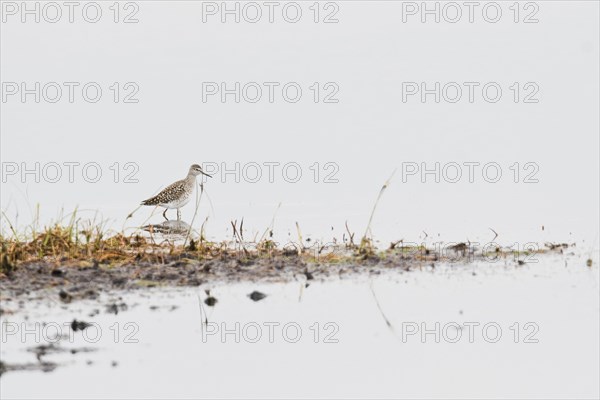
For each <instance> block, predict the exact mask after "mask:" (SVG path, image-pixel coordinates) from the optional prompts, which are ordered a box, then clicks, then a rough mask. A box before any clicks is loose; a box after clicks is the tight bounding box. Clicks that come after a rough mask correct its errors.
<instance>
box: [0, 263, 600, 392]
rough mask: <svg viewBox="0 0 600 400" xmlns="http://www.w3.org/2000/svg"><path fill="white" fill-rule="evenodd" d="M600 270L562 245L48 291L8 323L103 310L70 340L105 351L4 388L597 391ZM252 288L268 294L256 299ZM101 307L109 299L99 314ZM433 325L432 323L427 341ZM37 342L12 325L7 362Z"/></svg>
mask: <svg viewBox="0 0 600 400" xmlns="http://www.w3.org/2000/svg"><path fill="white" fill-rule="evenodd" d="M565 262H566V263H567V265H565ZM598 278H599V276H598V268H597V265H596V266H594V267H593V268H589V267H586V266H585V256H580V255H571V256H562V255H549V256H544V257H543V258H542V259H541V262H540V263H538V264H528V265H525V266H522V267H514V266H512V264H511V265H510V266H509V265H503V264H499V265H498V264H496V265H490V264H482V263H473V264H469V265H462V266H460V265H455V266H448V265H446V266H443V265H441V266H438V267H437V268H436V269H435V270H431V269H423V270H415V271H411V272H408V273H393V272H390V273H384V274H376V275H371V276H369V275H368V274H365V275H361V276H358V277H354V278H344V279H332V280H329V281H326V282H313V283H311V284H310V285H309V286H308V287H305V284H306V281H296V282H290V283H281V284H261V283H239V284H230V285H218V286H213V287H206V288H200V289H150V290H145V291H140V292H134V293H113V294H108V295H104V296H103V298H102V300H101V301H100V302H99V303H89V302H80V303H75V304H70V305H66V306H65V305H60V304H57V303H56V302H52V301H49V300H48V299H47V298H43V299H42V300H41V301H40V304H39V305H35V304H34V302H31V303H28V304H26V305H25V308H24V310H22V311H19V312H17V313H15V314H13V315H11V314H5V315H3V316H2V324H3V325H2V326H3V327H4V331H5V332H6V326H7V325H6V324H7V323H13V324H16V326H18V327H19V326H20V323H21V322H26V323H27V324H28V326H29V329H30V330H33V331H35V329H36V328H35V327H36V325H35V323H39V322H46V323H52V322H56V323H58V324H62V323H63V322H66V323H71V322H72V320H73V319H77V320H83V321H87V322H94V323H95V324H97V325H94V326H93V327H89V328H87V329H86V331H84V332H87V333H86V335H87V340H86V339H85V338H84V336H83V334H82V332H80V331H78V332H75V333H73V332H70V331H69V330H68V329H67V328H64V330H63V332H62V333H63V334H65V335H67V334H68V335H71V334H72V335H73V343H70V342H69V339H68V338H65V339H63V341H62V342H63V344H61V346H64V347H66V348H69V349H70V348H79V349H81V348H91V349H94V350H95V351H91V352H78V353H76V354H70V353H68V352H67V353H58V354H49V355H46V356H44V357H43V359H44V360H47V361H53V362H56V363H58V364H59V365H58V366H57V368H56V370H55V371H54V372H46V373H44V372H39V371H36V372H22V371H13V372H7V373H6V374H4V375H3V376H2V378H1V380H2V385H1V394H2V397H3V398H8V397H10V398H28V397H45V398H80V397H86V396H95V397H107V398H112V397H128V398H129V397H131V398H141V397H144V398H148V397H150V398H161V397H178V398H193V397H221V398H224V397H257V396H258V397H314V396H319V397H328V396H329V397H365V396H368V397H373V396H377V397H403V398H413V397H420V398H425V397H479V396H492V395H493V396H496V397H509V398H514V397H528V396H532V397H544V398H563V397H578V398H595V397H598V376H599V370H598V368H599V367H598V357H599V340H598V338H599V331H598V326H599V315H600V313H599V305H598V304H599V303H598V282H599V280H598ZM205 289H209V290H210V295H211V296H213V297H214V298H216V299H217V302H216V304H215V305H214V306H213V307H209V306H207V305H206V304H205V303H204V302H203V301H204V300H206V298H207V294H206V292H205V291H204V290H205ZM253 291H260V292H261V293H264V294H266V295H267V297H265V298H264V299H262V300H260V301H256V302H255V301H253V300H251V299H250V298H249V297H248V295H249V294H250V293H251V292H253ZM55 295H56V293H55V292H49V293H48V297H49V298H54V296H55ZM201 301H202V307H200V303H201ZM112 303H116V304H121V303H125V304H127V309H126V310H122V311H119V312H118V314H116V315H115V314H114V313H108V312H107V311H106V310H105V306H104V305H105V304H112ZM378 304H379V306H378ZM13 306H14V303H13ZM94 309H98V310H99V313H98V314H96V315H93V316H90V315H89V314H90V313H92V314H94V312H93V310H94ZM203 318H207V319H208V325H203V324H202V323H201V321H202V320H203ZM386 319H387V320H388V321H389V323H390V324H391V327H389V326H388V325H387V324H386ZM436 323H439V328H436ZM116 324H117V325H116ZM236 324H239V327H236ZM422 324H425V325H422ZM486 324H487V325H486ZM515 324H518V325H515ZM269 326H270V327H272V329H273V330H272V333H271V334H270V333H269ZM469 326H471V327H472V329H473V331H472V333H470V331H469ZM484 326H487V328H486V329H485V332H484ZM415 329H417V331H415ZM423 329H429V330H430V331H431V332H430V333H428V334H426V335H425V338H424V339H423V338H422V337H421V333H422V331H423ZM498 329H499V330H498ZM225 330H229V332H228V333H226V334H225V336H222V334H223V332H224V331H225ZM436 330H437V333H438V335H439V339H437V340H439V343H437V342H436V335H435V333H433V332H435V331H436ZM49 332H51V331H49ZM117 332H118V336H116V335H117ZM235 332H237V339H236V333H235ZM97 333H101V337H100V339H99V340H98V342H97V343H91V341H92V340H94V338H95V337H96V336H97ZM498 334H500V336H498ZM42 339H43V335H42ZM471 340H472V342H471ZM42 341H43V340H42ZM131 341H134V342H135V341H137V342H135V343H130V342H131ZM492 342H494V343H492ZM37 344H39V343H36V342H35V337H34V335H32V334H30V335H29V336H27V337H26V341H24V342H23V341H22V340H21V338H20V336H19V335H18V334H15V335H9V336H7V337H6V340H5V342H3V343H2V353H1V354H2V360H3V361H5V362H8V363H35V362H36V360H35V356H34V355H33V354H32V353H31V352H28V351H26V349H27V348H30V347H32V346H35V345H37ZM88 361H90V362H91V364H89V365H88ZM113 363H115V364H116V365H114V366H113ZM32 380H33V381H35V385H32V384H31V382H32Z"/></svg>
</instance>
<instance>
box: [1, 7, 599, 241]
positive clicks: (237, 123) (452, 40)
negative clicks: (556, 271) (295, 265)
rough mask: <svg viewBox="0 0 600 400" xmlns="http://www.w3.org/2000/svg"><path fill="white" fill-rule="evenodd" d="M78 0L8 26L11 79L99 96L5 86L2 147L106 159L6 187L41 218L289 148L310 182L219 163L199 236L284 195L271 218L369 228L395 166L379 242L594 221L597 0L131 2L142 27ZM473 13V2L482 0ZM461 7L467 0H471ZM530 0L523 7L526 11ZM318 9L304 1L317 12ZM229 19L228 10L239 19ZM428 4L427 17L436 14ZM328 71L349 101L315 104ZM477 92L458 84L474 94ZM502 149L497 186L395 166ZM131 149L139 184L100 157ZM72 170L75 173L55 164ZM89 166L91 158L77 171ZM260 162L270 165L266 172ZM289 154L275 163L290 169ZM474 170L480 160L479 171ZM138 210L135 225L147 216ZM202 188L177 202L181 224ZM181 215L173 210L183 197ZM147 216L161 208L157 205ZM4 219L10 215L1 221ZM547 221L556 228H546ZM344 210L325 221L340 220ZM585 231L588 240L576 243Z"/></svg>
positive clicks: (29, 159)
mask: <svg viewBox="0 0 600 400" xmlns="http://www.w3.org/2000/svg"><path fill="white" fill-rule="evenodd" d="M100 4H102V6H103V11H104V13H105V14H103V17H102V19H101V21H100V22H98V23H97V24H90V23H86V22H84V21H83V20H82V18H81V16H80V14H76V21H75V23H73V24H69V23H68V22H66V21H65V19H66V17H65V16H63V20H62V21H61V22H59V23H56V24H49V23H47V22H43V21H42V22H40V23H39V24H36V23H32V22H30V23H26V24H22V23H20V21H19V19H18V16H8V17H7V18H8V20H7V22H6V23H3V24H2V31H1V36H2V38H1V42H0V43H1V48H2V51H1V64H0V65H1V79H2V81H3V82H22V81H24V82H35V81H39V82H51V81H55V82H63V81H79V82H84V83H85V82H89V81H94V82H99V83H100V84H101V85H102V87H103V89H104V93H103V97H102V99H101V100H100V101H99V102H98V103H96V104H89V103H86V102H84V101H83V100H82V99H81V96H79V97H78V99H76V101H75V103H73V104H70V103H68V102H67V101H65V100H64V99H63V100H61V102H59V103H57V104H49V103H44V102H41V103H40V104H36V103H34V102H33V101H32V100H29V101H28V102H27V103H25V104H22V103H21V102H19V101H18V99H17V100H15V99H14V98H11V99H9V100H8V101H7V102H6V103H2V110H1V111H2V112H1V114H2V122H1V125H0V127H1V147H2V149H1V152H0V156H1V159H2V162H3V163H6V162H17V163H21V162H25V163H28V165H32V163H34V162H36V161H38V162H40V163H42V164H43V163H47V162H58V163H63V162H69V161H78V162H81V163H82V164H84V163H87V162H92V161H93V162H98V163H99V164H100V165H101V167H102V169H103V172H104V175H103V178H102V179H101V181H100V182H98V183H95V184H91V183H86V182H85V181H84V180H83V179H82V178H81V175H77V177H76V181H75V183H68V182H67V180H66V178H63V180H62V181H61V182H59V183H39V184H37V183H35V182H34V181H33V179H32V177H31V176H30V177H29V178H28V179H27V180H26V182H25V183H22V182H21V179H20V178H15V177H14V176H13V177H9V178H8V181H7V182H6V183H3V184H2V194H1V202H2V210H4V211H5V212H6V214H7V216H8V217H9V218H10V219H11V220H12V222H13V223H16V225H17V226H18V227H20V229H23V228H24V227H25V226H27V225H28V224H30V223H31V221H32V218H33V215H34V213H35V206H36V204H38V203H39V204H40V207H41V208H40V213H41V221H42V223H48V222H50V221H53V220H56V218H57V216H58V215H59V214H60V210H61V209H63V208H64V210H65V212H69V211H72V210H73V209H74V208H75V207H79V209H80V210H90V211H85V212H81V213H80V215H81V216H82V217H85V218H88V217H89V218H93V216H94V211H95V210H98V211H99V218H104V219H105V220H107V226H109V227H111V228H113V229H115V230H120V229H121V228H122V226H123V222H124V217H125V216H126V215H127V214H128V213H129V212H130V211H131V210H133V209H134V208H135V207H136V205H137V204H138V203H139V201H140V200H143V199H145V198H147V197H149V196H150V195H152V194H153V193H155V192H156V191H157V190H158V189H159V188H161V187H164V186H166V185H167V184H169V183H171V182H172V181H174V180H176V179H181V178H183V177H184V176H185V174H186V172H187V168H188V167H189V165H190V164H191V163H195V162H196V163H202V162H217V163H221V162H226V163H228V165H230V166H231V165H233V163H235V162H237V161H239V162H241V163H245V162H258V163H259V164H262V163H263V162H270V161H277V162H281V163H282V164H285V163H287V162H298V163H300V164H301V166H302V169H303V174H304V175H303V178H302V180H301V181H300V182H299V183H295V184H292V183H287V182H285V181H284V180H283V179H282V178H281V175H279V176H278V177H277V179H276V182H275V183H268V182H267V181H266V177H263V180H262V181H261V182H260V183H255V184H252V183H243V182H242V183H235V182H233V181H232V180H231V177H229V178H228V181H227V182H225V183H223V182H222V181H221V180H220V179H219V178H217V179H213V180H212V181H210V182H209V185H208V186H207V192H208V194H209V196H210V199H211V200H212V203H213V206H214V213H212V212H211V211H210V207H209V205H208V203H207V202H206V198H205V199H204V201H203V203H202V209H201V213H200V214H201V216H200V217H199V218H198V219H197V220H196V223H195V225H196V226H199V222H201V220H203V219H204V217H205V216H206V215H210V218H209V222H208V224H207V233H208V235H209V237H211V238H214V239H224V238H228V237H229V235H230V229H229V227H230V224H229V221H230V220H234V219H237V220H238V221H239V220H240V219H241V218H242V217H243V218H244V221H245V227H246V229H248V231H247V235H246V237H249V238H251V237H253V236H254V234H256V233H257V232H260V233H262V232H263V230H264V229H265V228H266V227H267V226H268V225H269V223H270V221H271V218H272V215H273V213H274V212H275V209H276V208H277V204H279V203H280V202H281V203H282V206H281V208H280V210H279V212H278V215H277V219H276V225H275V233H276V235H278V237H279V238H280V240H285V239H286V237H287V236H288V235H290V237H293V238H295V237H296V228H295V222H296V221H297V222H299V224H300V227H301V228H302V231H303V233H304V235H305V236H311V237H313V238H317V239H322V240H330V239H331V237H333V236H336V237H338V238H340V237H341V235H342V233H343V232H344V231H345V228H344V222H345V221H348V224H349V226H350V228H351V230H353V231H355V232H356V234H357V236H360V235H362V233H363V232H364V229H365V226H366V223H367V220H368V217H369V213H370V211H371V208H372V205H373V203H374V200H375V198H376V196H377V193H378V191H379V189H380V187H381V185H382V184H383V183H384V182H385V181H386V179H387V178H388V177H389V176H390V175H391V173H392V171H393V170H394V169H396V168H398V172H397V173H396V175H395V177H394V179H393V180H392V183H391V186H390V187H389V189H388V190H387V191H386V193H385V195H384V197H383V198H382V201H381V203H380V205H379V208H378V211H377V213H376V216H375V219H374V223H373V234H374V236H375V238H376V239H379V240H381V241H382V243H381V244H382V246H386V245H387V241H390V240H397V239H401V238H404V239H405V240H407V241H421V240H422V238H423V237H424V236H425V234H424V233H423V231H425V232H427V234H428V235H429V237H428V240H432V238H438V236H437V235H438V234H439V235H440V236H439V238H442V239H444V240H454V241H458V240H467V239H469V240H471V241H478V242H485V241H488V240H491V239H492V238H493V234H492V233H491V232H490V231H489V230H488V228H490V227H491V228H493V229H494V230H495V231H497V232H498V233H500V237H499V238H498V240H501V241H504V242H505V243H510V242H511V241H519V242H525V241H568V242H575V241H577V242H578V243H580V244H581V243H585V246H588V245H589V246H592V243H597V240H598V239H597V237H598V219H599V214H598V203H599V195H598V185H599V182H598V181H599V179H598V178H599V176H598V169H599V166H598V149H599V141H598V137H599V136H598V132H599V119H598V109H599V106H600V105H599V100H598V92H599V83H598V75H599V73H598V72H599V64H598V59H599V50H598V49H599V39H598V38H599V31H598V3H597V2H592V1H580V2H557V1H551V2H538V3H537V4H538V5H539V7H540V8H539V11H538V13H537V15H536V17H537V18H538V19H539V23H536V24H524V23H514V22H512V18H513V15H512V12H511V11H510V10H509V9H508V7H509V6H510V5H511V4H512V2H508V3H507V2H500V4H501V5H502V9H503V16H502V18H501V20H500V22H498V23H496V24H491V23H487V22H485V21H484V20H483V19H482V16H481V12H480V11H479V13H478V12H477V10H476V14H475V22H474V23H472V24H470V23H468V22H466V16H463V19H462V21H461V22H459V23H456V24H451V23H447V22H441V23H439V24H436V23H434V22H428V23H425V24H422V23H420V22H419V19H418V16H413V17H409V19H408V22H407V23H402V5H401V3H400V2H390V1H378V2H366V1H345V2H338V3H337V4H338V5H339V12H338V13H337V15H336V17H337V18H338V19H339V23H337V24H323V23H318V24H315V23H313V22H312V13H311V11H310V10H309V9H308V7H309V6H310V5H311V4H312V2H308V3H306V2H300V4H302V7H303V11H304V13H305V14H303V17H302V20H301V21H300V22H299V23H297V24H290V23H286V22H284V21H283V19H282V18H281V14H276V15H275V17H276V20H275V22H274V23H272V24H270V23H268V22H266V21H264V19H265V18H266V16H263V21H261V22H259V23H256V24H250V23H247V22H243V21H242V22H241V23H239V24H236V23H233V22H229V23H225V24H222V23H220V22H219V20H218V17H217V16H213V17H208V18H209V19H208V22H207V23H202V6H201V3H200V2H191V1H181V2H169V3H168V4H167V2H160V1H146V2H139V3H138V4H139V12H138V13H137V15H136V17H137V18H138V19H139V23H137V24H123V23H117V24H115V23H113V22H112V20H111V18H112V14H109V13H110V10H108V7H109V6H110V5H111V4H112V2H109V3H104V2H100ZM479 10H480V9H479ZM463 11H465V9H463ZM522 12H523V11H522ZM309 13H311V14H309ZM230 21H231V19H230ZM429 21H431V17H430V19H429ZM205 81H214V82H221V81H227V82H236V81H239V82H242V83H245V82H251V81H255V82H265V81H279V82H284V83H285V82H289V81H294V82H298V83H300V84H301V85H302V87H303V89H304V94H303V97H302V99H301V101H300V102H298V103H296V104H288V103H285V102H284V101H282V100H281V97H278V99H277V100H276V101H275V103H274V104H270V103H268V102H266V101H264V100H263V101H261V102H259V103H256V104H250V103H244V102H242V103H240V104H235V103H234V102H231V101H229V102H228V103H225V104H222V103H220V102H219V101H217V100H213V101H209V102H208V103H202V101H201V98H202V96H201V88H202V82H205ZM404 81H414V82H422V81H425V82H435V81H439V82H442V83H444V82H452V81H454V82H465V81H478V82H482V83H485V82H489V81H494V82H498V83H499V84H500V85H501V86H502V88H503V90H504V93H503V97H502V99H501V100H500V101H499V102H498V103H495V104H490V103H486V102H484V101H483V100H482V99H481V96H480V95H478V97H477V98H476V101H475V102H474V103H473V104H471V103H469V102H467V101H465V100H462V101H460V102H459V103H457V104H450V103H445V102H441V103H440V104H436V103H434V102H432V101H431V100H430V101H428V102H427V103H425V104H423V103H421V102H419V101H418V100H412V101H409V102H408V103H403V102H402V95H401V89H402V82H404ZM530 81H532V82H536V83H537V84H538V85H539V87H540V92H539V93H538V94H537V98H538V99H539V100H540V101H539V103H538V104H523V103H518V104H515V103H514V102H513V101H512V92H510V91H509V89H508V87H509V86H510V85H512V83H513V82H520V83H521V84H524V83H526V82H530ZM113 82H121V84H123V83H125V82H136V83H137V84H138V85H139V87H140V91H139V93H138V94H137V95H136V97H137V98H138V99H139V103H138V104H122V103H118V104H115V103H113V102H112V99H111V95H112V93H111V92H110V91H109V90H108V86H110V85H111V84H112V83H113ZM313 82H321V83H325V82H336V83H337V84H338V85H339V87H340V91H339V93H338V94H337V96H336V97H337V98H338V99H339V100H340V101H339V103H338V104H323V103H318V104H314V103H313V102H312V99H311V95H312V93H311V92H309V90H308V86H310V85H311V84H312V83H313ZM465 96H466V94H465ZM469 161H475V162H480V163H482V164H484V163H487V162H497V163H499V164H500V165H501V166H502V168H503V173H504V175H503V177H502V179H501V180H500V182H499V183H496V184H491V183H486V182H485V181H484V180H483V179H482V177H481V175H480V174H478V175H477V177H476V182H475V183H472V184H471V183H468V182H467V181H466V178H463V180H462V181H461V182H460V183H455V184H452V183H435V182H433V181H432V180H431V177H430V178H429V181H427V183H421V182H420V180H419V179H418V178H417V177H412V178H411V179H410V180H409V181H408V182H407V183H402V179H401V166H402V163H403V162H417V163H421V162H427V163H429V165H432V163H435V162H441V163H444V162H458V163H459V164H461V163H463V162H469ZM114 162H119V163H120V164H121V165H123V164H125V163H126V162H134V163H137V164H138V165H139V167H140V170H139V172H138V174H137V178H139V183H138V184H125V183H118V184H117V183H114V182H112V175H111V174H112V172H111V171H110V170H109V167H110V166H111V165H112V164H113V163H114ZM314 162H319V163H320V164H321V165H323V164H324V163H326V162H334V163H337V164H338V165H339V168H340V170H339V172H338V174H337V175H336V177H337V178H339V183H337V184H326V183H318V184H316V183H314V182H312V172H311V171H310V170H309V167H310V166H311V165H312V164H313V163H314ZM514 162H520V163H521V165H523V164H524V163H526V162H535V163H537V164H538V165H539V168H540V169H539V172H538V173H537V176H536V177H537V178H538V179H539V183H537V184H525V183H518V184H515V183H513V182H512V172H511V171H510V170H509V169H508V168H509V166H510V165H512V164H513V163H514ZM63 171H65V172H66V171H67V170H66V169H64V170H63ZM79 171H80V170H79ZM264 171H265V172H266V170H264ZM279 171H280V170H279ZM478 171H480V170H478ZM151 211H152V209H151V208H148V209H142V210H141V211H139V212H138V213H137V214H136V216H135V218H134V219H133V220H130V221H128V222H127V225H126V226H129V227H134V226H136V225H139V224H140V223H142V222H144V220H145V219H146V217H148V216H149V215H150V213H151ZM192 214H193V205H191V204H190V205H188V206H187V207H186V208H185V209H184V210H183V217H184V219H185V220H187V221H189V220H190V219H191V216H192ZM170 215H171V216H172V217H173V218H174V217H175V213H174V211H172V212H171V213H170ZM161 219H162V217H160V216H159V215H158V214H157V215H155V216H154V217H153V218H152V219H151V221H155V222H160V220H161ZM4 222H5V221H4V220H3V228H4V229H6V226H4ZM542 226H544V227H545V230H544V231H542ZM332 227H333V231H332V230H331V228H332ZM583 241H585V242H583Z"/></svg>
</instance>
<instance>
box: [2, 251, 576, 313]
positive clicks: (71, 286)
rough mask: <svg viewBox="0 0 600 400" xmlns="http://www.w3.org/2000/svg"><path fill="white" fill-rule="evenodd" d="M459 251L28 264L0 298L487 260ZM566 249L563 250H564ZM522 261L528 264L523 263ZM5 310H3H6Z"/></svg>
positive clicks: (509, 261) (513, 262) (517, 259)
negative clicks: (51, 290) (447, 252)
mask: <svg viewBox="0 0 600 400" xmlns="http://www.w3.org/2000/svg"><path fill="white" fill-rule="evenodd" d="M564 249H565V248H564V247H560V248H554V249H549V250H547V251H544V252H543V254H542V253H540V254H536V256H538V255H539V256H545V255H547V254H562V253H563V250H564ZM463 250H464V249H457V250H456V251H453V252H452V254H451V255H450V256H449V255H448V254H444V255H443V256H442V255H441V254H438V253H434V252H418V253H411V254H406V253H405V252H402V251H384V252H381V253H368V254H358V255H357V254H350V255H348V256H345V257H343V258H336V259H328V258H326V257H325V258H323V259H321V260H315V259H314V258H306V257H303V256H302V255H298V254H296V253H293V254H286V253H278V254H276V255H272V256H259V255H246V256H244V257H238V256H235V255H223V256H221V257H214V258H207V259H198V257H197V255H195V254H193V253H189V254H188V253H180V254H177V255H165V256H164V257H163V260H162V262H161V263H156V262H151V261H144V260H140V261H137V262H132V263H125V264H122V265H111V264H108V263H102V262H100V261H97V260H94V259H91V260H74V261H66V260H65V261H62V262H50V261H32V262H27V263H23V264H21V265H19V266H18V267H16V268H13V269H12V270H10V271H8V272H5V273H4V274H3V276H1V277H0V300H2V302H3V303H4V304H6V301H7V300H8V301H11V300H26V299H31V298H35V297H36V293H37V292H39V291H47V290H48V289H54V290H56V293H57V296H58V297H57V300H60V301H61V302H63V303H70V302H72V301H76V300H80V299H88V300H95V299H97V298H98V297H99V295H100V294H101V293H106V292H110V291H120V292H128V291H135V290H143V289H144V288H152V287H199V286H206V285H213V284H228V283H236V282H289V281H297V280H306V281H307V282H309V281H311V280H313V279H317V280H325V279H330V278H334V277H343V276H352V275H357V274H365V273H366V274H372V273H381V272H383V271H410V270H411V269H416V268H418V269H422V268H431V269H435V267H436V265H439V264H440V263H447V264H450V265H455V264H456V265H464V264H468V263H473V262H486V263H489V262H490V256H489V255H487V256H485V257H484V256H482V255H479V256H476V255H474V254H472V253H465V252H463ZM565 250H566V249H565ZM494 257H495V258H494V259H493V260H492V261H493V262H494V263H495V264H496V265H498V266H499V267H503V266H520V265H524V264H525V263H527V262H528V261H527V260H528V258H527V257H522V256H518V255H517V256H515V255H514V254H512V253H502V252H499V253H497V254H496V255H495V256H494ZM523 260H526V261H523ZM0 309H1V308H0ZM4 311H5V310H2V312H4Z"/></svg>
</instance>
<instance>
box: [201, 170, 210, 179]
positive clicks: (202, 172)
mask: <svg viewBox="0 0 600 400" xmlns="http://www.w3.org/2000/svg"><path fill="white" fill-rule="evenodd" d="M200 173H201V174H202V175H206V176H208V177H209V178H212V175H209V174H207V173H206V172H204V171H200Z"/></svg>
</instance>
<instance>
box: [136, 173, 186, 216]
mask: <svg viewBox="0 0 600 400" xmlns="http://www.w3.org/2000/svg"><path fill="white" fill-rule="evenodd" d="M195 182H196V177H195V176H192V177H191V178H190V177H189V176H188V177H187V178H185V179H182V180H180V181H177V182H175V183H172V184H170V185H169V186H167V187H166V188H164V189H163V190H161V192H160V193H159V194H157V195H156V196H154V197H150V198H149V199H147V200H144V201H142V205H144V206H161V207H165V208H179V207H183V206H184V205H186V204H187V203H188V201H189V200H190V196H191V194H192V192H193V191H194V183H195Z"/></svg>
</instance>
